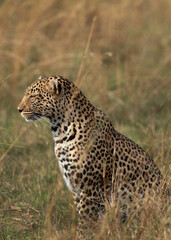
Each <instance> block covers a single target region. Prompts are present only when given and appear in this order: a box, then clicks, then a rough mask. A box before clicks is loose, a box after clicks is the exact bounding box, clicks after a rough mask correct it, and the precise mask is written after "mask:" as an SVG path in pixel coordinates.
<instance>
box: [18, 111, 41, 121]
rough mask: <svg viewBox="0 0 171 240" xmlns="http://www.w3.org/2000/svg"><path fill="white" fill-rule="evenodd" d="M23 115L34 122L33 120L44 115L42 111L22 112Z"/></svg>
mask: <svg viewBox="0 0 171 240" xmlns="http://www.w3.org/2000/svg"><path fill="white" fill-rule="evenodd" d="M21 116H22V117H23V118H24V119H25V120H26V121H27V122H32V121H36V120H38V119H39V118H41V117H42V114H41V113H37V112H22V113H21Z"/></svg>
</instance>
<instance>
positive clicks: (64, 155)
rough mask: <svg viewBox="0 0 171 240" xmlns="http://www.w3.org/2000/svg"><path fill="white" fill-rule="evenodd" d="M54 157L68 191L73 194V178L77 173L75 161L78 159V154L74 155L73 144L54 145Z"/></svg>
mask: <svg viewBox="0 0 171 240" xmlns="http://www.w3.org/2000/svg"><path fill="white" fill-rule="evenodd" d="M55 155H56V157H57V160H58V164H59V168H60V171H61V173H62V176H63V179H64V181H65V183H66V185H67V187H68V189H69V190H70V191H72V192H75V190H74V189H75V188H76V187H75V177H76V172H77V167H76V166H77V164H76V159H78V154H77V153H76V150H75V147H74V143H72V144H58V145H56V146H55Z"/></svg>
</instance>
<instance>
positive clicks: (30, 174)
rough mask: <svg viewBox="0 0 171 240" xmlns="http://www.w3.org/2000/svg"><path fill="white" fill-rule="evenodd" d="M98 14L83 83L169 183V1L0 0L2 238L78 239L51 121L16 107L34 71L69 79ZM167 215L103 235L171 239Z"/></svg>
mask: <svg viewBox="0 0 171 240" xmlns="http://www.w3.org/2000/svg"><path fill="white" fill-rule="evenodd" d="M95 17H96V21H95V26H94V31H93V32H92V38H91V42H90V46H89V49H88V53H87V57H86V59H84V62H83V68H82V72H81V76H80V79H79V83H78V85H79V88H81V90H82V91H83V92H84V93H85V95H86V96H87V98H88V99H90V100H91V102H92V103H93V104H94V105H95V106H96V107H97V108H100V109H102V110H103V111H104V112H105V113H106V114H107V115H108V116H109V118H110V119H111V121H112V122H113V124H114V126H115V128H116V129H117V130H119V131H120V132H122V133H123V134H124V135H126V136H128V137H129V138H131V139H132V140H134V141H135V142H137V143H138V144H140V145H141V146H142V147H143V148H144V149H145V150H146V151H147V152H148V153H149V154H150V155H151V156H152V157H153V158H154V160H155V161H156V162H157V164H158V166H159V168H160V169H161V171H162V173H163V175H164V176H166V178H167V179H168V181H169V165H170V155H171V154H170V153H171V146H170V145H171V144H170V143H171V141H170V140H171V139H170V138H171V137H170V126H169V124H170V122H171V113H170V109H171V92H170V89H171V28H170V24H171V1H170V0H161V1H153V0H138V1H133V0H122V1H121V0H106V1H105V0H91V1H90V0H81V1H79V0H70V1H69V0H63V1H60V0H48V1H47V0H46V1H45V0H36V1H34V0H29V1H26V0H25V1H24V0H16V1H12V0H1V1H0V56H1V57H0V239H12V240H13V239H17V240H19V239H30V240H31V239H75V235H74V231H75V225H76V221H77V216H76V214H75V210H74V206H73V202H72V196H70V193H69V192H68V190H66V187H65V185H64V183H63V181H62V180H61V176H60V174H58V169H57V168H58V165H57V162H56V160H55V156H54V150H53V139H52V136H51V133H50V129H49V127H48V123H47V122H45V121H44V122H42V123H41V122H40V123H34V124H27V123H26V122H25V121H24V120H23V119H22V118H21V116H20V114H19V113H18V111H17V105H18V103H19V102H20V100H21V98H22V96H23V94H24V91H25V89H26V87H27V86H28V85H29V84H30V83H32V82H33V81H35V80H36V79H37V78H38V76H40V75H45V76H49V75H62V76H64V77H67V78H69V79H71V80H72V81H73V82H74V81H75V79H76V77H77V74H78V71H79V69H80V64H81V61H82V58H83V53H84V49H85V46H86V43H87V39H88V35H89V33H90V28H91V25H92V22H93V19H94V18H95ZM170 221H171V219H170V218H169V213H168V211H167V212H166V213H163V214H162V213H159V214H156V215H155V217H154V216H153V218H151V217H148V218H147V217H146V218H145V220H144V222H143V223H142V224H141V228H140V227H137V228H136V227H135V226H134V227H132V228H131V227H130V228H129V229H128V228H126V229H124V230H123V231H120V232H116V229H115V230H113V232H112V234H111V236H110V237H108V239H109V238H110V239H124V240H126V239H169V236H170V234H171V232H170V230H169V227H168V224H169V222H170ZM111 224H112V223H111ZM113 229H114V228H113ZM97 239H107V238H105V233H104V232H102V233H100V234H99V236H97Z"/></svg>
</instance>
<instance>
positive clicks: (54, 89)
mask: <svg viewBox="0 0 171 240" xmlns="http://www.w3.org/2000/svg"><path fill="white" fill-rule="evenodd" d="M47 88H48V91H49V92H51V93H52V94H56V95H59V94H60V93H61V90H62V86H61V83H59V82H58V81H57V80H56V79H50V81H49V83H48V86H47Z"/></svg>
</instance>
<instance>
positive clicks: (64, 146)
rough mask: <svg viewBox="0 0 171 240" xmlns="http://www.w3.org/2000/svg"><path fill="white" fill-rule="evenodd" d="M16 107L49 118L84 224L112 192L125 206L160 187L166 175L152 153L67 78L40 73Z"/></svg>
mask: <svg viewBox="0 0 171 240" xmlns="http://www.w3.org/2000/svg"><path fill="white" fill-rule="evenodd" d="M18 110H19V112H20V113H21V115H22V116H23V117H24V118H25V119H26V120H27V121H34V120H37V119H39V118H41V117H46V118H48V119H49V121H50V125H51V131H52V134H53V137H54V142H55V154H56V157H57V159H58V161H59V167H60V171H61V172H62V175H63V178H64V180H65V182H66V185H67V186H68V188H69V189H70V191H72V192H73V196H74V199H75V203H76V206H77V210H78V212H79V215H80V224H81V225H82V227H83V228H90V226H93V225H92V223H93V222H96V221H97V219H98V218H99V216H101V215H103V214H104V212H105V202H106V201H107V202H108V204H109V205H110V203H111V201H112V198H113V196H115V197H117V198H118V199H119V201H120V203H121V204H120V205H121V209H122V203H124V204H123V205H125V202H126V203H129V202H133V201H134V199H139V200H142V199H143V198H144V197H145V195H146V194H149V193H150V192H152V191H153V190H157V192H159V190H160V188H161V186H162V184H163V177H162V175H161V172H160V170H159V169H158V167H157V165H156V164H155V163H154V161H153V160H152V158H151V157H150V156H149V155H148V154H146V153H145V152H144V150H143V149H142V148H141V147H139V146H138V145H137V144H136V143H134V142H133V141H131V140H130V139H128V138H127V137H125V136H123V135H122V134H121V133H119V132H117V131H116V130H115V129H114V127H113V125H112V123H111V122H110V120H109V119H108V117H107V116H106V115H105V114H104V113H103V112H101V111H99V110H97V109H96V108H95V107H94V106H93V105H92V104H91V103H90V102H89V100H88V99H87V98H86V97H85V96H84V94H83V93H82V92H81V91H80V90H79V89H78V88H77V87H76V86H75V85H74V84H73V83H72V82H70V81H69V80H67V79H65V78H63V77H60V76H54V77H40V78H39V79H38V80H37V81H36V82H34V83H33V84H32V85H31V86H30V87H28V89H27V90H26V92H25V95H24V97H23V99H22V101H21V103H20V104H19V106H18ZM122 200H123V201H122ZM123 209H125V208H124V207H123ZM121 212H122V210H121ZM125 212H126V210H124V211H123V213H125Z"/></svg>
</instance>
